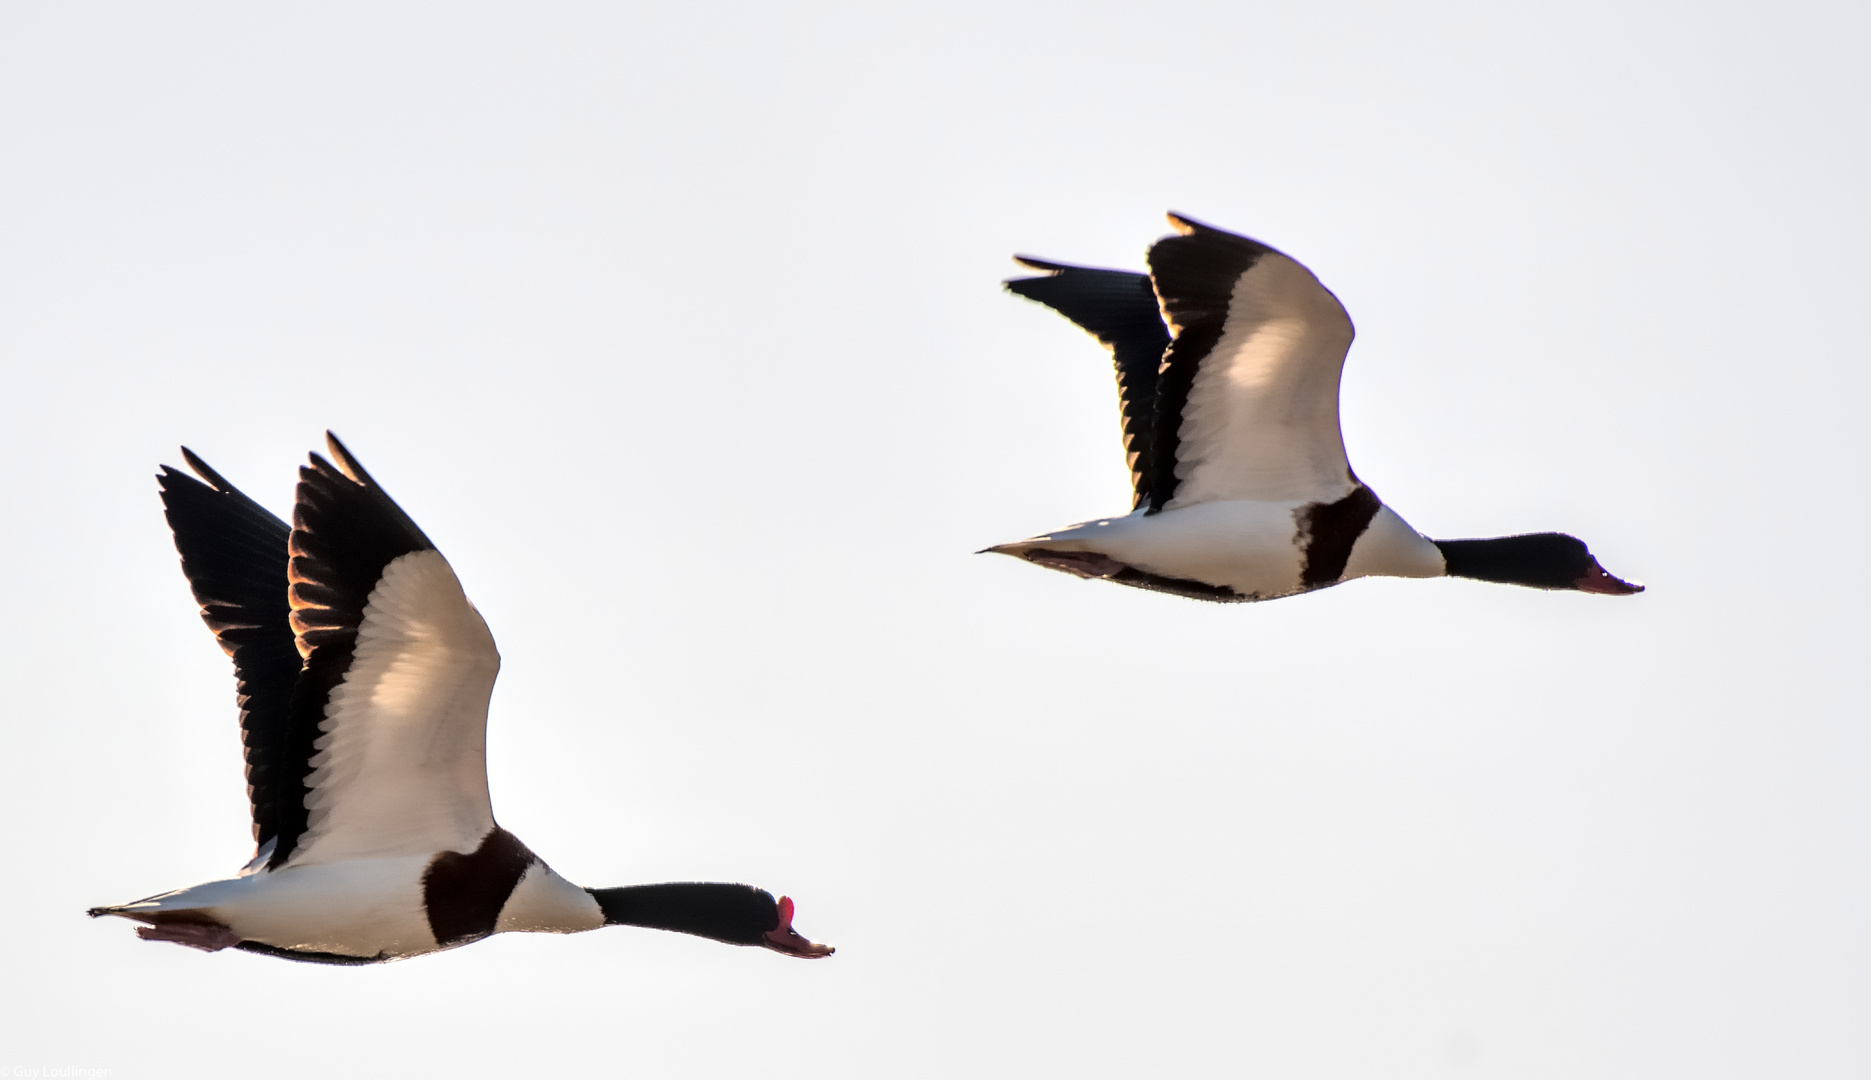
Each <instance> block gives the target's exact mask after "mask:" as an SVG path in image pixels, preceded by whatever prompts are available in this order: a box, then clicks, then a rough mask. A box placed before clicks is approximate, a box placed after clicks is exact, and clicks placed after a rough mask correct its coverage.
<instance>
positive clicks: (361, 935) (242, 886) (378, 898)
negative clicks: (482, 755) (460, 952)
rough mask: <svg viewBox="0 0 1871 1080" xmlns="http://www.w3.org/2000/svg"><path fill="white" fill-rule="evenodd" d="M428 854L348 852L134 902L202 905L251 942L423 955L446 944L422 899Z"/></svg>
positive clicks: (164, 907) (163, 907) (163, 906)
mask: <svg viewBox="0 0 1871 1080" xmlns="http://www.w3.org/2000/svg"><path fill="white" fill-rule="evenodd" d="M428 864H429V859H428V858H427V857H425V856H399V857H394V858H383V859H347V860H344V861H342V862H334V863H320V864H318V865H315V866H296V867H288V868H287V869H284V870H274V871H265V872H262V873H258V874H252V875H249V876H247V877H238V878H228V879H225V880H222V881H210V882H208V883H206V884H204V885H197V886H195V887H194V888H191V889H183V890H181V891H179V892H173V893H168V894H165V895H163V896H160V897H152V898H151V899H150V900H149V901H146V902H145V903H147V904H149V905H150V907H144V905H143V904H134V905H130V910H129V911H127V912H126V914H130V915H131V917H133V918H134V917H135V912H136V911H138V910H142V911H150V910H157V911H178V910H195V911H200V912H202V913H203V914H204V915H207V916H209V917H210V918H213V919H214V920H215V921H217V922H220V923H222V924H224V925H225V926H227V928H228V929H230V930H232V931H234V933H236V934H238V935H240V937H241V938H243V939H244V940H247V941H257V942H259V943H261V944H263V945H272V946H274V947H276V948H281V949H293V950H296V951H302V952H323V953H339V954H342V955H345V956H365V957H368V956H379V955H381V956H386V957H399V956H417V955H420V954H422V953H427V952H434V951H435V950H436V949H438V948H439V947H440V946H438V945H437V944H436V941H435V935H434V934H432V933H430V931H429V919H428V915H427V914H426V912H425V911H424V910H423V906H422V873H423V870H424V869H426V868H427V866H428Z"/></svg>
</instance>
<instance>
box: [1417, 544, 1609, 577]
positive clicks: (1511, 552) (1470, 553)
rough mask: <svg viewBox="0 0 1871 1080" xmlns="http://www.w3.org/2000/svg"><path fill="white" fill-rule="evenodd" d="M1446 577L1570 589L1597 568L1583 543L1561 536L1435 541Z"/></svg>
mask: <svg viewBox="0 0 1871 1080" xmlns="http://www.w3.org/2000/svg"><path fill="white" fill-rule="evenodd" d="M1434 543H1435V545H1436V546H1437V547H1438V548H1440V549H1442V561H1443V563H1444V565H1446V566H1447V567H1448V572H1449V576H1451V577H1465V578H1474V579H1476V580H1478V581H1498V582H1502V583H1504V584H1508V585H1526V586H1529V587H1531V588H1535V589H1571V588H1575V587H1576V586H1577V584H1578V582H1579V580H1580V579H1581V578H1582V577H1584V576H1585V575H1586V573H1587V572H1589V571H1590V570H1591V569H1592V568H1593V567H1595V566H1596V565H1597V563H1596V562H1595V561H1593V559H1592V554H1591V552H1590V551H1589V550H1587V549H1586V547H1585V542H1584V541H1582V540H1579V539H1577V538H1576V537H1571V536H1567V535H1566V534H1564V533H1533V534H1531V535H1528V536H1497V537H1494V538H1493V539H1491V540H1437V541H1434Z"/></svg>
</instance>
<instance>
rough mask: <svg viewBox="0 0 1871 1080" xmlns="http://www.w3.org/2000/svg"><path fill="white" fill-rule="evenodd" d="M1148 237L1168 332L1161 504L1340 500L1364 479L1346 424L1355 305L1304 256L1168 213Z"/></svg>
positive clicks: (1159, 417)
mask: <svg viewBox="0 0 1871 1080" xmlns="http://www.w3.org/2000/svg"><path fill="white" fill-rule="evenodd" d="M1170 221H1171V223H1172V224H1174V225H1175V226H1176V227H1177V229H1178V230H1179V231H1180V233H1181V235H1177V236H1170V237H1165V238H1164V239H1162V240H1160V241H1158V242H1157V243H1156V244H1155V245H1153V246H1152V247H1151V248H1150V257H1149V264H1150V277H1151V282H1152V284H1153V285H1154V286H1155V289H1156V294H1157V300H1158V303H1159V304H1160V305H1161V306H1162V310H1163V318H1164V321H1165V322H1167V323H1168V324H1169V327H1170V332H1171V334H1172V340H1171V343H1170V346H1169V349H1168V351H1167V352H1166V353H1165V354H1164V357H1163V368H1162V371H1161V372H1160V373H1159V376H1158V383H1157V412H1156V424H1155V432H1154V434H1155V440H1154V446H1153V448H1152V449H1153V451H1154V454H1155V467H1156V477H1155V481H1156V482H1155V483H1153V484H1152V486H1151V504H1152V505H1151V508H1152V510H1164V509H1174V508H1176V507H1179V506H1189V505H1194V504H1196V503H1205V502H1219V501H1223V500H1232V499H1245V500H1266V501H1293V502H1327V503H1329V502H1333V501H1335V500H1337V499H1339V498H1341V497H1343V496H1344V495H1346V494H1347V493H1349V492H1350V491H1352V490H1353V488H1355V487H1356V486H1357V480H1356V478H1355V477H1354V476H1353V474H1352V471H1351V465H1350V462H1349V461H1348V460H1347V459H1346V456H1345V443H1344V439H1343V437H1342V436H1341V435H1340V433H1339V425H1338V383H1339V376H1340V373H1341V372H1342V371H1343V370H1344V365H1345V354H1346V352H1347V351H1349V349H1350V348H1351V341H1352V337H1353V329H1352V325H1351V317H1350V316H1349V315H1348V314H1346V312H1345V308H1344V306H1343V305H1342V304H1340V303H1339V302H1338V298H1337V297H1336V296H1333V295H1332V293H1331V292H1330V291H1328V290H1327V289H1326V288H1325V286H1323V285H1321V284H1320V283H1319V279H1318V278H1316V277H1314V276H1313V275H1312V272H1311V271H1310V270H1308V269H1306V268H1305V267H1304V266H1302V265H1300V264H1299V263H1298V262H1296V261H1294V260H1293V259H1291V258H1289V257H1287V256H1286V255H1283V254H1281V253H1280V252H1278V251H1276V250H1274V249H1273V248H1270V247H1268V246H1267V245H1265V244H1262V243H1259V242H1257V241H1254V240H1249V239H1247V238H1246V237H1243V236H1236V235H1234V234H1233V233H1228V232H1223V231H1222V230H1220V229H1216V228H1212V227H1210V226H1207V225H1203V224H1201V223H1200V222H1196V221H1191V220H1189V219H1188V218H1183V217H1179V216H1177V215H1174V214H1172V215H1170Z"/></svg>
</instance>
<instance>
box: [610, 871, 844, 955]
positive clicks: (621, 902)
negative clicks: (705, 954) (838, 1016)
mask: <svg viewBox="0 0 1871 1080" xmlns="http://www.w3.org/2000/svg"><path fill="white" fill-rule="evenodd" d="M588 891H589V892H590V893H591V895H592V896H593V897H595V898H596V899H597V901H598V907H600V908H601V909H603V911H604V923H605V925H606V926H646V927H650V928H651V929H655V930H674V931H675V932H677V933H679V934H694V935H695V936H696V937H705V938H710V939H712V940H714V941H724V942H727V943H728V944H730V945H760V946H764V947H765V948H768V949H772V950H773V951H774V952H778V953H785V954H786V955H787V956H797V957H800V958H802V959H806V960H816V959H818V958H819V957H822V956H830V955H831V954H832V952H833V951H834V950H833V949H832V947H831V946H830V945H820V944H818V943H817V942H814V941H811V940H808V939H807V938H806V937H805V936H804V935H803V934H801V933H799V931H797V930H795V929H793V901H792V898H791V897H789V896H782V897H780V898H779V899H778V900H775V899H774V898H773V894H772V893H770V892H767V891H766V890H765V889H757V888H755V887H753V886H752V885H730V884H726V883H722V882H712V881H682V882H674V883H671V884H667V885H630V886H626V887H624V888H621V889H591V890H588Z"/></svg>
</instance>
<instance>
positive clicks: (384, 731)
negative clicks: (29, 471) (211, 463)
mask: <svg viewBox="0 0 1871 1080" xmlns="http://www.w3.org/2000/svg"><path fill="white" fill-rule="evenodd" d="M326 439H327V443H328V444H329V447H330V450H331V456H332V458H333V459H335V460H336V462H337V463H336V464H335V465H334V464H333V463H332V462H331V461H328V460H326V459H325V458H323V457H320V456H319V455H317V454H313V455H311V464H310V465H309V466H306V467H302V468H301V469H300V470H299V486H298V491H297V495H296V499H295V505H294V507H293V514H292V524H291V525H290V526H288V525H287V524H286V523H285V522H283V521H281V520H279V518H277V517H275V516H273V515H272V514H271V513H269V512H268V511H267V510H265V509H264V508H263V507H261V506H260V505H259V504H258V503H256V502H254V501H253V500H252V499H249V498H248V497H247V496H245V495H243V494H241V493H240V492H239V491H237V490H235V488H234V486H233V485H232V484H229V483H228V482H227V481H226V480H225V479H223V478H222V477H221V475H220V474H219V473H217V472H215V471H214V470H213V469H211V468H209V467H208V465H207V464H206V463H205V462H203V461H202V460H201V459H200V458H198V457H196V456H195V455H194V454H193V453H191V452H190V451H189V450H188V449H187V448H183V450H182V456H183V457H184V458H185V459H186V460H187V462H188V464H189V466H190V468H192V469H193V470H194V471H195V473H196V474H197V475H198V476H199V477H200V478H201V479H200V480H197V479H194V478H193V477H190V476H188V475H187V474H185V473H182V472H180V471H179V470H176V469H172V468H169V467H168V466H164V467H163V471H162V473H161V475H160V476H159V477H158V478H157V479H158V482H159V484H160V485H161V488H162V501H163V508H164V510H165V512H166V515H167V517H168V519H169V526H170V528H171V529H172V530H173V531H174V533H175V544H176V549H177V551H179V552H180V553H181V556H182V571H183V573H184V574H185V575H186V576H187V578H188V582H189V586H190V588H191V589H192V590H193V591H194V594H195V599H196V600H197V601H198V602H199V603H200V604H201V615H202V618H203V620H205V621H206V622H207V624H208V627H209V629H210V630H212V631H214V635H215V638H216V639H217V640H218V641H219V642H220V645H221V648H222V649H223V650H225V651H226V652H227V654H228V656H230V657H231V658H232V659H233V661H234V674H235V678H236V680H237V682H238V694H237V701H238V703H239V706H240V731H241V741H242V744H243V746H244V748H245V758H246V765H247V770H246V771H247V795H248V799H249V801H250V803H251V805H252V809H253V837H254V842H255V844H256V845H257V850H256V852H255V854H254V856H253V859H252V861H251V862H249V863H248V864H247V865H246V867H245V868H243V869H242V870H241V871H240V872H239V873H238V874H237V875H236V876H234V877H230V878H224V879H222V880H219V881H210V882H207V883H206V884H202V885H196V886H193V887H192V888H187V889H178V890H176V891H174V892H167V893H162V894H159V895H157V896H152V897H149V898H147V899H144V900H138V901H136V902H134V903H130V904H120V905H116V906H113V907H97V908H92V909H91V910H90V914H91V915H92V916H94V917H95V916H100V915H116V916H120V917H122V918H126V919H131V920H134V921H136V922H138V923H141V924H142V925H140V926H138V927H137V934H138V935H139V936H140V937H142V938H144V939H145V940H148V941H172V942H176V943H178V944H182V945H188V946H192V947H194V948H197V949H202V950H205V951H208V952H215V951H219V950H221V949H226V948H230V947H231V948H235V949H241V950H245V951H248V952H254V953H260V954H263V955H267V956H277V957H282V958H284V959H288V960H300V961H308V962H313V963H326V964H368V963H376V962H380V961H386V960H401V959H404V958H407V957H412V956H421V955H424V954H426V953H432V952H437V951H440V950H442V949H451V948H454V947H456V946H459V945H466V944H469V943H471V942H475V941H479V940H480V939H482V938H484V937H487V936H488V935H490V934H497V933H503V932H507V931H532V932H543V933H558V934H569V933H577V932H579V931H583V930H596V929H598V928H599V927H601V926H643V927H652V928H655V929H660V930H674V931H678V932H680V933H684V934H693V935H696V936H698V937H704V938H712V939H713V940H715V941H722V942H726V943H728V944H731V945H762V946H765V947H766V948H769V949H772V950H774V951H775V952H780V953H784V954H786V955H788V956H798V957H807V958H813V957H822V956H829V955H830V954H831V952H832V948H831V947H830V946H828V945H819V944H815V943H813V942H811V941H808V940H807V939H806V938H804V937H803V936H801V935H800V934H799V933H798V932H797V931H795V930H794V929H793V925H792V923H793V902H792V900H790V899H789V898H787V897H784V896H782V897H780V898H779V899H778V900H775V899H774V898H773V895H772V894H771V893H768V892H766V891H765V890H763V889H758V888H755V887H754V886H752V885H740V884H729V883H720V882H677V883H671V884H663V885H635V886H628V887H624V888H615V889H585V888H580V887H578V886H577V885H574V884H572V883H571V882H569V881H567V880H566V879H564V878H562V877H560V876H559V875H558V874H557V873H555V872H554V871H553V869H552V868H551V867H550V866H548V865H546V863H545V861H544V860H543V859H541V858H540V857H539V856H537V855H535V854H533V852H532V851H531V850H530V849H529V848H528V847H527V846H526V845H525V844H523V843H521V842H520V840H519V838H518V837H516V836H514V835H513V834H512V833H510V832H508V831H507V830H505V829H503V828H501V827H500V826H499V825H498V824H496V823H495V821H494V811H493V806H492V803H491V801H490V799H489V797H488V790H487V704H488V697H489V695H490V694H491V693H492V692H493V689H494V677H495V675H496V674H497V673H498V672H499V670H500V654H499V653H498V652H497V651H496V650H495V648H494V638H493V635H492V634H490V633H489V632H488V629H487V624H486V623H485V622H483V621H482V619H481V615H480V612H478V611H476V610H475V608H474V605H473V604H471V603H469V602H468V598H467V596H466V594H464V593H463V592H462V589H461V583H460V582H459V581H458V580H456V578H455V572H454V570H453V569H451V568H450V567H449V565H448V560H447V559H444V558H443V557H442V553H441V552H439V551H437V550H436V549H435V545H434V544H433V543H431V542H430V541H429V538H428V537H427V536H425V535H423V532H422V530H421V529H419V528H417V526H416V523H415V522H414V521H412V520H410V517H409V515H408V514H406V513H404V512H403V510H402V508H401V507H399V506H398V505H397V504H396V503H395V502H393V501H391V499H390V496H389V495H388V494H386V493H385V492H384V490H383V488H381V487H379V486H378V485H377V482H376V481H375V480H373V479H371V477H370V474H369V473H367V472H365V471H364V467H363V466H362V465H360V464H358V461H357V459H356V458H355V457H353V456H352V455H351V453H350V452H349V451H348V450H346V449H345V448H344V446H343V444H341V443H340V442H338V440H337V438H336V437H334V436H330V435H327V437H326Z"/></svg>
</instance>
